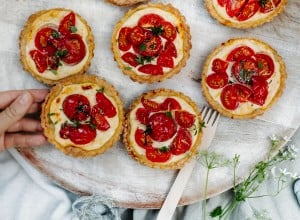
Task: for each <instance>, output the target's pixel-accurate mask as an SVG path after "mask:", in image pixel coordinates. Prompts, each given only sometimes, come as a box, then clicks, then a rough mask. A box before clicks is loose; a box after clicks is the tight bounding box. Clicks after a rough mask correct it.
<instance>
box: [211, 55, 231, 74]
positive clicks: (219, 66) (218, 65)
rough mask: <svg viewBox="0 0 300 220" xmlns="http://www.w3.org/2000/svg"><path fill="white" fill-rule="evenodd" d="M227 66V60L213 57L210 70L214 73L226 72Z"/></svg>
mask: <svg viewBox="0 0 300 220" xmlns="http://www.w3.org/2000/svg"><path fill="white" fill-rule="evenodd" d="M227 67H228V62H227V61H224V60H221V59H219V58H217V59H214V60H213V62H212V70H213V71H214V72H215V73H226V69H227Z"/></svg>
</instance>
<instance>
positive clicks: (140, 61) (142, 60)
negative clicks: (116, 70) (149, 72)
mask: <svg viewBox="0 0 300 220" xmlns="http://www.w3.org/2000/svg"><path fill="white" fill-rule="evenodd" d="M136 62H137V63H138V64H140V65H144V59H143V57H138V58H137V59H136Z"/></svg>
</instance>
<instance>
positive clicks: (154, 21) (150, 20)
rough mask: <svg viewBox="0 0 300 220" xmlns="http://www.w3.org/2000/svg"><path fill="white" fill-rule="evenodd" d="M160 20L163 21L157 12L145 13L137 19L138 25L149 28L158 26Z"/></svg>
mask: <svg viewBox="0 0 300 220" xmlns="http://www.w3.org/2000/svg"><path fill="white" fill-rule="evenodd" d="M162 21H164V19H163V18H162V17H161V16H159V15H157V14H153V13H151V14H146V15H144V16H142V17H141V18H140V19H139V21H138V26H140V27H142V28H148V29H149V28H152V27H158V26H160V25H161V23H162Z"/></svg>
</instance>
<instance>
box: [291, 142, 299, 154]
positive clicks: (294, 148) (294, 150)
mask: <svg viewBox="0 0 300 220" xmlns="http://www.w3.org/2000/svg"><path fill="white" fill-rule="evenodd" d="M289 148H290V149H291V150H292V151H293V152H295V153H297V152H298V151H299V149H298V148H296V147H295V145H294V144H291V145H290V146H289Z"/></svg>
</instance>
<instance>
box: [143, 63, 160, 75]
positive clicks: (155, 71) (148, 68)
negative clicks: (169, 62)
mask: <svg viewBox="0 0 300 220" xmlns="http://www.w3.org/2000/svg"><path fill="white" fill-rule="evenodd" d="M138 71H140V72H142V73H146V74H150V75H162V74H164V71H163V68H162V67H161V66H158V65H154V64H146V65H143V66H141V67H139V68H138Z"/></svg>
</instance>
